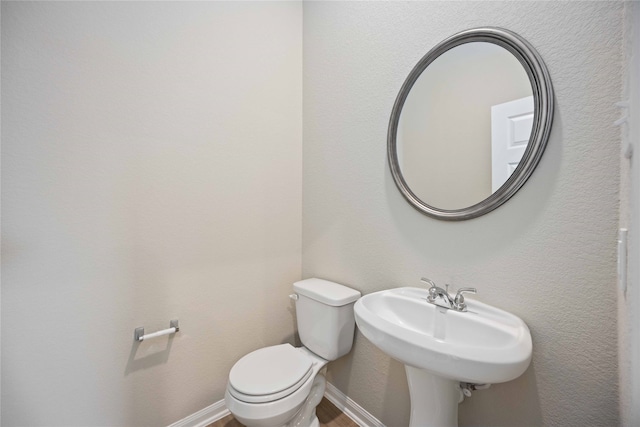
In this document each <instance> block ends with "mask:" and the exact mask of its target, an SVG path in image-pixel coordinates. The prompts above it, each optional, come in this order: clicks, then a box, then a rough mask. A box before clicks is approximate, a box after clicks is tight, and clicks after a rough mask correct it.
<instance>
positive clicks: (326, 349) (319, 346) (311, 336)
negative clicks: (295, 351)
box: [293, 278, 360, 360]
mask: <svg viewBox="0 0 640 427" xmlns="http://www.w3.org/2000/svg"><path fill="white" fill-rule="evenodd" d="M293 290H294V291H295V292H296V294H297V295H298V299H297V300H296V318H297V320H298V334H299V335H300V341H302V345H304V346H305V347H306V348H307V349H309V350H311V351H312V352H314V353H315V354H317V355H318V356H320V357H322V358H323V359H326V360H336V359H337V358H339V357H341V356H344V355H345V354H347V353H349V352H350V351H351V346H352V345H353V331H354V328H355V319H354V315H353V305H354V304H355V302H356V300H357V299H358V298H360V292H358V291H356V290H355V289H351V288H349V287H347V286H343V285H339V284H337V283H334V282H330V281H328V280H322V279H315V278H314V279H306V280H301V281H299V282H296V283H294V284H293Z"/></svg>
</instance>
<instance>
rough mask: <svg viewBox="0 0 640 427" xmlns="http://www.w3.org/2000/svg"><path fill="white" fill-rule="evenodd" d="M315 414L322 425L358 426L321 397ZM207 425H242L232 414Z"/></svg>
mask: <svg viewBox="0 0 640 427" xmlns="http://www.w3.org/2000/svg"><path fill="white" fill-rule="evenodd" d="M316 415H318V420H319V421H320V425H321V426H324V427H358V424H356V423H354V422H353V420H352V419H351V418H349V417H347V416H346V415H345V414H344V413H343V412H342V411H340V410H339V409H338V408H336V406H335V405H334V404H333V403H331V402H329V401H328V400H327V399H326V398H322V402H320V404H319V405H318V407H317V408H316ZM207 427H244V425H243V424H240V423H239V422H238V421H236V419H235V418H233V415H228V416H226V417H224V418H222V419H221V420H218V421H216V422H215V423H213V424H209V425H208V426H207Z"/></svg>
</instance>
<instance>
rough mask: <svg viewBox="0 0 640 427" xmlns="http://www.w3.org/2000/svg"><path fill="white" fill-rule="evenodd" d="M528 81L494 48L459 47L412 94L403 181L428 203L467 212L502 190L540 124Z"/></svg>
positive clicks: (404, 127)
mask: <svg viewBox="0 0 640 427" xmlns="http://www.w3.org/2000/svg"><path fill="white" fill-rule="evenodd" d="M533 104H534V103H533V92H532V86H531V82H530V80H529V77H528V75H527V73H526V71H525V69H524V68H523V66H522V65H521V64H520V62H519V61H518V59H517V58H516V57H515V56H514V55H513V54H511V53H510V52H509V51H508V50H506V49H505V48H503V47H501V46H498V45H496V44H493V43H487V42H471V43H465V44H461V45H458V46H456V47H454V48H452V49H450V50H448V51H446V52H445V53H443V54H442V55H440V56H439V57H438V58H436V59H435V60H434V61H433V62H432V63H431V64H429V66H428V67H427V68H426V69H425V70H424V71H423V72H422V74H421V75H420V77H419V78H418V79H417V80H416V82H415V83H414V85H413V87H412V88H411V90H410V92H409V94H408V96H407V98H406V101H405V103H404V106H403V107H402V112H401V114H400V118H399V122H398V128H397V135H396V141H397V142H396V147H397V155H398V162H399V166H400V170H401V172H402V175H403V177H404V179H405V181H406V183H407V185H408V187H409V188H411V190H412V191H413V192H414V193H415V195H416V196H418V198H419V199H421V200H422V201H423V202H424V203H426V204H428V205H430V206H436V207H438V208H440V209H452V210H453V209H462V208H466V207H469V206H472V205H474V204H476V203H479V202H481V201H483V200H485V199H486V198H487V197H489V196H490V195H491V194H492V193H493V192H495V191H496V190H497V189H498V188H500V187H501V186H502V185H503V184H504V182H505V181H506V180H507V179H508V178H509V176H510V175H511V173H512V172H513V171H514V170H515V168H516V167H517V165H518V162H519V161H520V158H521V157H522V155H523V153H524V151H525V149H526V147H527V144H528V143H529V138H530V134H531V128H532V123H533V119H534V105H533Z"/></svg>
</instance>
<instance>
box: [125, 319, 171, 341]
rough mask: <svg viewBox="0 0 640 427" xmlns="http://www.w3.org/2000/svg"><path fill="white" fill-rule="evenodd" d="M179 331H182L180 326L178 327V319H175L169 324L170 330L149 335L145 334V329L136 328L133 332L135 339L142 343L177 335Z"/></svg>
mask: <svg viewBox="0 0 640 427" xmlns="http://www.w3.org/2000/svg"><path fill="white" fill-rule="evenodd" d="M178 331H180V326H179V325H178V319H175V320H171V321H170V322H169V328H168V329H163V330H161V331H158V332H153V333H151V334H147V335H145V334H144V328H136V329H135V330H134V331H133V338H134V339H135V340H136V341H138V342H142V341H144V340H148V339H151V338H157V337H161V336H163V335H169V334H175V333H176V332H178Z"/></svg>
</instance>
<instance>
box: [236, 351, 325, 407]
mask: <svg viewBox="0 0 640 427" xmlns="http://www.w3.org/2000/svg"><path fill="white" fill-rule="evenodd" d="M312 367H313V360H312V359H311V358H310V357H309V356H307V355H306V354H305V353H304V352H302V351H300V350H299V349H296V348H295V347H293V346H292V345H291V344H281V345H276V346H271V347H265V348H261V349H259V350H256V351H254V352H251V353H249V354H247V355H246V356H244V357H243V358H241V359H240V360H238V362H236V364H235V365H234V366H233V368H231V372H230V373H229V387H228V390H229V393H230V394H231V395H232V396H233V397H235V398H236V399H238V400H240V401H243V402H247V403H266V402H273V401H275V400H278V399H282V398H283V397H286V396H289V395H290V394H292V393H293V392H295V391H296V390H298V389H299V388H300V387H301V386H302V384H304V383H305V381H307V380H308V379H309V377H310V376H311V374H312V372H313V369H312Z"/></svg>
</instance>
